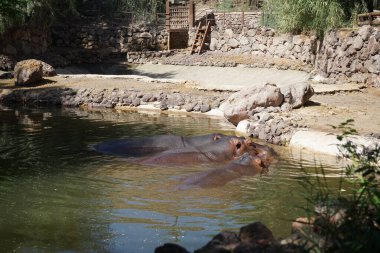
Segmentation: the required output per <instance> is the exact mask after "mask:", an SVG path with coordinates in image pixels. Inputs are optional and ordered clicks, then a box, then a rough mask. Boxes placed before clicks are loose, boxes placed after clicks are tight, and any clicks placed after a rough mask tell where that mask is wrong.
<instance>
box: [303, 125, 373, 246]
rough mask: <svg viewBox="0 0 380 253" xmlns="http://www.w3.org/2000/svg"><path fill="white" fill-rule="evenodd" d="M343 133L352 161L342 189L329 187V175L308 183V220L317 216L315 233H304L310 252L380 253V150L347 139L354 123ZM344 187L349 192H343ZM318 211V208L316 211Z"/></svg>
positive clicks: (345, 152)
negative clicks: (358, 144) (360, 145)
mask: <svg viewBox="0 0 380 253" xmlns="http://www.w3.org/2000/svg"><path fill="white" fill-rule="evenodd" d="M335 128H338V129H340V130H342V134H341V135H339V136H338V139H339V140H341V141H344V143H345V144H343V145H342V146H341V150H342V155H343V156H344V157H346V158H349V159H350V160H351V163H350V165H347V166H346V167H345V169H344V170H343V174H342V176H341V178H340V184H339V186H338V189H333V188H331V187H329V186H328V184H327V180H326V175H325V174H324V172H323V171H324V170H322V177H318V178H317V180H316V182H312V180H307V182H306V183H305V184H304V186H305V189H307V192H308V198H307V201H308V205H307V208H306V210H307V213H308V216H309V217H311V216H314V215H316V217H317V218H316V219H315V221H314V224H313V229H312V230H308V231H304V232H305V233H304V238H305V239H306V241H307V242H308V248H307V250H308V251H313V252H342V253H343V252H345V253H346V252H350V253H354V252H380V226H379V225H380V147H376V148H375V149H373V150H369V149H366V148H364V147H358V146H357V145H356V144H354V143H353V142H351V141H349V140H348V139H347V137H348V136H349V135H351V134H355V133H356V131H355V130H354V129H353V128H352V120H349V121H346V122H344V123H342V124H341V125H340V126H338V127H335ZM343 185H345V187H344V188H345V189H348V190H347V191H344V190H343ZM313 207H314V208H313Z"/></svg>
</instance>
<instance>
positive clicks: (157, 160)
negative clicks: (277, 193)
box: [141, 136, 247, 165]
mask: <svg viewBox="0 0 380 253" xmlns="http://www.w3.org/2000/svg"><path fill="white" fill-rule="evenodd" d="M246 151H247V143H246V140H245V139H244V138H239V137H234V136H224V137H222V138H219V139H217V140H215V141H213V142H211V143H209V144H206V145H202V146H197V147H190V148H180V149H174V150H168V151H164V152H161V153H159V154H157V155H154V156H152V157H150V158H148V159H144V160H142V161H141V164H146V165H161V164H166V165H191V164H199V163H207V162H225V161H231V160H233V159H236V158H237V157H240V156H241V155H243V154H244V153H245V152H246Z"/></svg>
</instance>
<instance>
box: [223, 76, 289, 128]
mask: <svg viewBox="0 0 380 253" xmlns="http://www.w3.org/2000/svg"><path fill="white" fill-rule="evenodd" d="M283 101H284V95H283V94H282V93H281V90H280V88H279V87H277V86H276V85H275V84H269V83H266V84H264V85H261V86H254V87H250V88H246V89H243V90H241V91H239V92H236V93H234V94H232V95H231V96H230V97H229V98H228V99H227V100H226V101H225V102H224V103H223V104H222V105H221V106H220V109H221V110H222V111H223V113H224V116H225V117H226V118H227V120H228V121H230V122H231V123H233V124H235V125H237V124H238V123H239V122H240V121H241V120H244V119H247V118H249V112H250V111H252V110H253V109H255V108H256V107H269V106H274V107H278V106H281V104H282V103H283Z"/></svg>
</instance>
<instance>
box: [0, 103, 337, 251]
mask: <svg viewBox="0 0 380 253" xmlns="http://www.w3.org/2000/svg"><path fill="white" fill-rule="evenodd" d="M226 126H227V125H226V124H225V122H224V121H222V120H219V119H209V118H201V117H198V118H197V117H183V116H182V117H180V116H168V115H158V114H137V113H131V112H115V111H92V112H89V111H85V110H79V109H63V110H61V109H33V110H30V109H12V110H4V109H2V110H1V109H0V130H1V131H0V252H153V249H154V248H155V247H156V246H158V245H160V244H162V243H164V242H175V243H179V244H181V245H183V246H185V247H187V248H188V249H190V250H194V249H196V248H199V247H200V246H202V245H204V244H205V243H206V242H207V241H208V240H209V239H210V237H211V236H213V235H215V234H216V233H218V232H219V231H221V230H224V229H237V228H239V227H240V226H242V225H245V224H247V223H249V222H252V221H257V220H260V221H263V222H264V223H265V224H267V225H268V226H269V227H270V228H271V229H272V230H273V231H274V233H275V235H276V236H287V235H288V234H289V229H290V223H289V220H292V219H295V218H296V217H297V216H299V215H301V214H302V211H301V210H300V209H298V208H296V207H297V206H300V205H302V203H303V199H304V198H303V191H304V190H303V189H302V187H300V184H299V182H300V181H303V180H305V177H306V176H305V175H304V174H303V173H301V170H300V168H299V164H300V159H301V160H302V164H303V166H304V169H305V170H308V171H309V172H311V173H314V169H313V168H314V167H315V166H314V165H315V164H317V165H319V164H320V163H321V162H320V161H321V160H320V158H318V157H314V156H313V155H311V156H310V155H308V154H302V157H301V156H300V153H299V152H294V153H292V152H291V151H289V150H288V149H279V148H277V149H276V150H277V151H278V152H279V153H280V159H279V161H278V163H277V164H276V165H275V166H273V167H272V169H271V172H270V174H269V175H266V176H263V177H253V178H243V179H241V180H236V181H233V182H231V183H229V184H227V185H226V186H224V187H221V188H214V189H206V190H204V189H190V190H187V191H174V190H173V189H174V188H175V186H176V184H177V183H178V179H179V178H181V177H183V176H185V175H189V174H191V173H196V172H200V171H204V170H207V169H210V167H208V166H196V167H178V168H165V167H157V168H155V167H146V166H139V165H136V164H134V163H133V159H124V158H118V157H111V156H106V155H101V154H98V153H96V152H95V151H94V150H93V149H92V148H91V146H92V145H93V144H95V143H99V142H102V141H105V140H110V139H119V138H127V137H136V136H148V135H156V134H167V133H172V134H182V135H196V134H205V133H211V132H222V133H227V134H228V133H232V132H231V130H232V129H231V128H230V129H227V130H226ZM222 128H223V129H224V131H221V129H222ZM322 159H323V165H324V166H325V167H326V168H330V169H331V171H329V175H333V176H334V175H336V174H337V170H336V169H334V168H335V166H336V165H335V164H336V160H335V159H334V158H329V159H328V158H327V157H322ZM329 180H331V182H332V183H336V182H335V181H337V180H336V179H335V178H334V177H331V178H329Z"/></svg>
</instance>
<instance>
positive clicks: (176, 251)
mask: <svg viewBox="0 0 380 253" xmlns="http://www.w3.org/2000/svg"><path fill="white" fill-rule="evenodd" d="M154 253H190V252H189V251H187V250H186V249H185V248H184V247H182V246H179V245H177V244H174V243H165V244H164V245H162V246H159V247H157V248H156V249H155V250H154Z"/></svg>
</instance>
